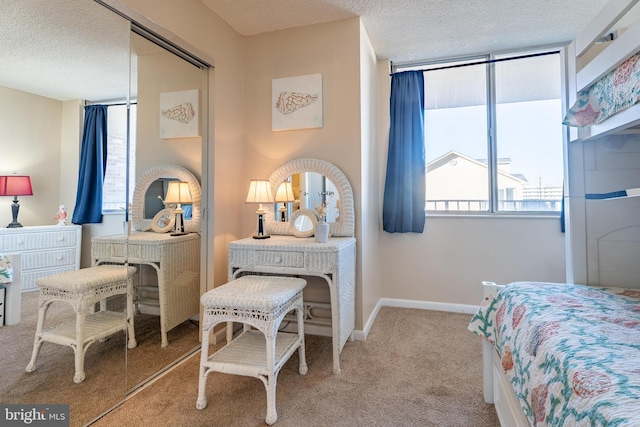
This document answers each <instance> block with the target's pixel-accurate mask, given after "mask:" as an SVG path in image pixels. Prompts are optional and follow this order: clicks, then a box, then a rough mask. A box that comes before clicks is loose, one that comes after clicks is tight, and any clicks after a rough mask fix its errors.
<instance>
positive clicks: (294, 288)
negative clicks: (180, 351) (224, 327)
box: [196, 276, 307, 424]
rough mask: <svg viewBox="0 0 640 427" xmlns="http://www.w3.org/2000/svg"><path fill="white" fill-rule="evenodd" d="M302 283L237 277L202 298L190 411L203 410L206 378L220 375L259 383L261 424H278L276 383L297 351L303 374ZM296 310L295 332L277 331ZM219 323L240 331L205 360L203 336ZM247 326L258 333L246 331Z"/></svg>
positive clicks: (206, 344)
mask: <svg viewBox="0 0 640 427" xmlns="http://www.w3.org/2000/svg"><path fill="white" fill-rule="evenodd" d="M306 284H307V282H306V281H305V280H304V279H298V278H294V277H277V276H243V277H240V278H238V279H236V280H233V281H231V282H229V283H227V284H225V285H222V286H219V287H217V288H215V289H213V290H210V291H208V292H206V293H205V294H203V295H202V297H201V298H200V302H201V303H202V305H203V306H204V316H203V322H202V350H201V355H200V381H199V384H198V401H197V403H196V408H198V409H204V408H205V407H206V406H207V398H206V396H205V391H206V383H207V375H209V373H211V372H214V371H215V372H223V373H227V374H233V375H244V376H249V377H255V378H259V379H260V380H261V381H262V382H263V383H264V386H265V388H266V390H267V417H266V421H267V424H273V423H275V422H276V421H277V419H278V414H277V412H276V382H277V376H278V372H279V371H280V368H282V365H284V363H285V362H286V361H287V360H289V357H291V355H292V354H293V353H294V352H295V351H296V349H298V352H299V359H300V364H299V367H298V371H299V372H300V374H301V375H305V374H306V373H307V361H306V359H305V353H304V322H303V319H304V317H303V311H304V309H303V305H302V289H303V288H304V287H305V286H306ZM291 310H296V311H297V322H298V333H297V334H292V333H286V332H278V328H279V326H280V322H282V319H283V318H284V316H285V315H286V314H287V313H288V312H289V311H291ZM221 322H239V323H243V324H244V327H243V332H242V334H241V335H239V336H238V337H237V338H235V339H234V340H233V341H231V342H230V343H228V344H227V345H226V346H225V347H223V348H222V349H220V350H218V351H217V352H216V353H214V354H213V355H211V357H209V356H208V349H209V335H210V334H209V331H211V330H212V329H213V327H214V326H215V325H217V324H218V323H221ZM251 326H253V327H254V328H256V329H258V330H259V331H260V332H257V331H254V330H251V328H250V327H251Z"/></svg>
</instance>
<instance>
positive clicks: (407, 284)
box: [380, 216, 565, 305]
mask: <svg viewBox="0 0 640 427" xmlns="http://www.w3.org/2000/svg"><path fill="white" fill-rule="evenodd" d="M380 241H381V247H382V251H381V252H382V259H381V264H382V274H383V293H384V295H383V296H384V297H385V298H396V299H408V300H418V301H429V302H443V303H452V304H467V305H478V304H479V303H480V301H482V298H483V295H482V289H481V284H480V282H481V281H483V280H489V281H494V282H497V283H499V284H506V283H509V282H512V281H519V280H525V281H555V282H564V280H565V262H564V235H563V234H562V233H561V232H560V221H559V219H557V218H518V217H508V218H497V217H478V218H473V217H431V216H428V217H427V220H426V225H425V231H424V233H423V234H411V233H409V234H391V233H386V232H382V236H381V238H380Z"/></svg>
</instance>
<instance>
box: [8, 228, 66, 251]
mask: <svg viewBox="0 0 640 427" xmlns="http://www.w3.org/2000/svg"><path fill="white" fill-rule="evenodd" d="M76 236H77V231H76V230H60V231H55V232H50V233H21V234H16V235H11V234H5V235H4V236H2V240H3V242H2V250H3V251H5V252H20V251H32V250H39V249H51V248H63V247H73V246H76V243H77V241H76Z"/></svg>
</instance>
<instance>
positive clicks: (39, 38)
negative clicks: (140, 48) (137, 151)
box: [0, 0, 606, 101]
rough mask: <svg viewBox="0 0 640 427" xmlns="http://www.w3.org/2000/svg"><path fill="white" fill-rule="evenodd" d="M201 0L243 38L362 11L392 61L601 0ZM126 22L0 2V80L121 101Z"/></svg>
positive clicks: (66, 0) (549, 26)
mask: <svg viewBox="0 0 640 427" xmlns="http://www.w3.org/2000/svg"><path fill="white" fill-rule="evenodd" d="M175 1H179V0H175ZM180 1H183V0H180ZM200 1H202V3H203V4H205V5H207V6H208V7H209V8H211V9H212V10H213V11H214V12H215V13H216V14H218V15H219V16H220V17H221V18H222V19H224V20H225V21H226V22H228V23H229V25H230V26H232V27H233V28H235V29H236V31H238V32H239V33H240V34H242V35H254V34H259V33H263V32H269V31H275V30H280V29H285V28H292V27H299V26H304V25H310V24H315V23H322V22H328V21H334V20H339V19H345V18H351V17H355V16H361V17H362V21H363V23H364V26H365V28H366V30H367V33H368V34H369V37H370V39H371V42H372V44H373V47H374V50H375V52H376V54H377V55H378V57H379V58H388V59H391V60H392V61H394V62H396V63H406V62H413V61H420V60H428V59H439V58H451V57H456V56H465V55H470V54H476V53H487V52H497V51H504V50H510V49H516V48H521V47H529V46H540V45H547V44H556V43H559V42H567V41H569V40H572V39H573V38H575V36H576V35H577V34H578V33H579V32H580V30H581V29H582V28H584V27H585V25H587V24H588V22H589V21H590V20H591V19H592V18H593V17H594V16H595V15H596V13H597V12H598V11H599V10H600V9H601V8H602V6H603V5H604V4H605V2H606V0H527V1H525V0H200ZM122 28H125V30H122ZM126 28H127V23H126V21H125V20H124V19H122V18H119V17H117V16H116V15H115V14H113V13H110V12H108V11H107V10H106V9H104V8H103V7H102V6H100V5H99V4H97V3H96V2H95V1H93V0H57V1H52V0H0V40H2V42H0V85H1V86H7V87H12V88H16V89H19V90H23V91H26V92H32V93H36V94H40V95H43V96H47V97H50V98H54V99H59V100H68V99H88V100H92V101H99V100H110V99H114V98H117V97H122V96H124V95H125V94H126V91H123V90H122V88H123V87H125V88H126V85H127V84H128V73H127V72H126V70H127V69H128V66H129V54H128V52H129V51H128V49H129V46H128V43H129V42H128V36H129V32H128V31H127V30H126Z"/></svg>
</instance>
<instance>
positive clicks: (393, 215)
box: [382, 71, 425, 233]
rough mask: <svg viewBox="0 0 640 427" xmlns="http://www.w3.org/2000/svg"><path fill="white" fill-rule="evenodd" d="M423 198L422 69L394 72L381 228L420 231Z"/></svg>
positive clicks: (392, 230) (390, 230)
mask: <svg viewBox="0 0 640 427" xmlns="http://www.w3.org/2000/svg"><path fill="white" fill-rule="evenodd" d="M424 201H425V152H424V74H423V72H422V71H406V72H402V73H395V74H393V76H392V78H391V126H390V129H389V152H388V155H387V175H386V178H385V185H384V202H383V207H382V225H383V229H384V230H385V231H387V232H389V233H409V232H411V233H422V232H423V231H424Z"/></svg>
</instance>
